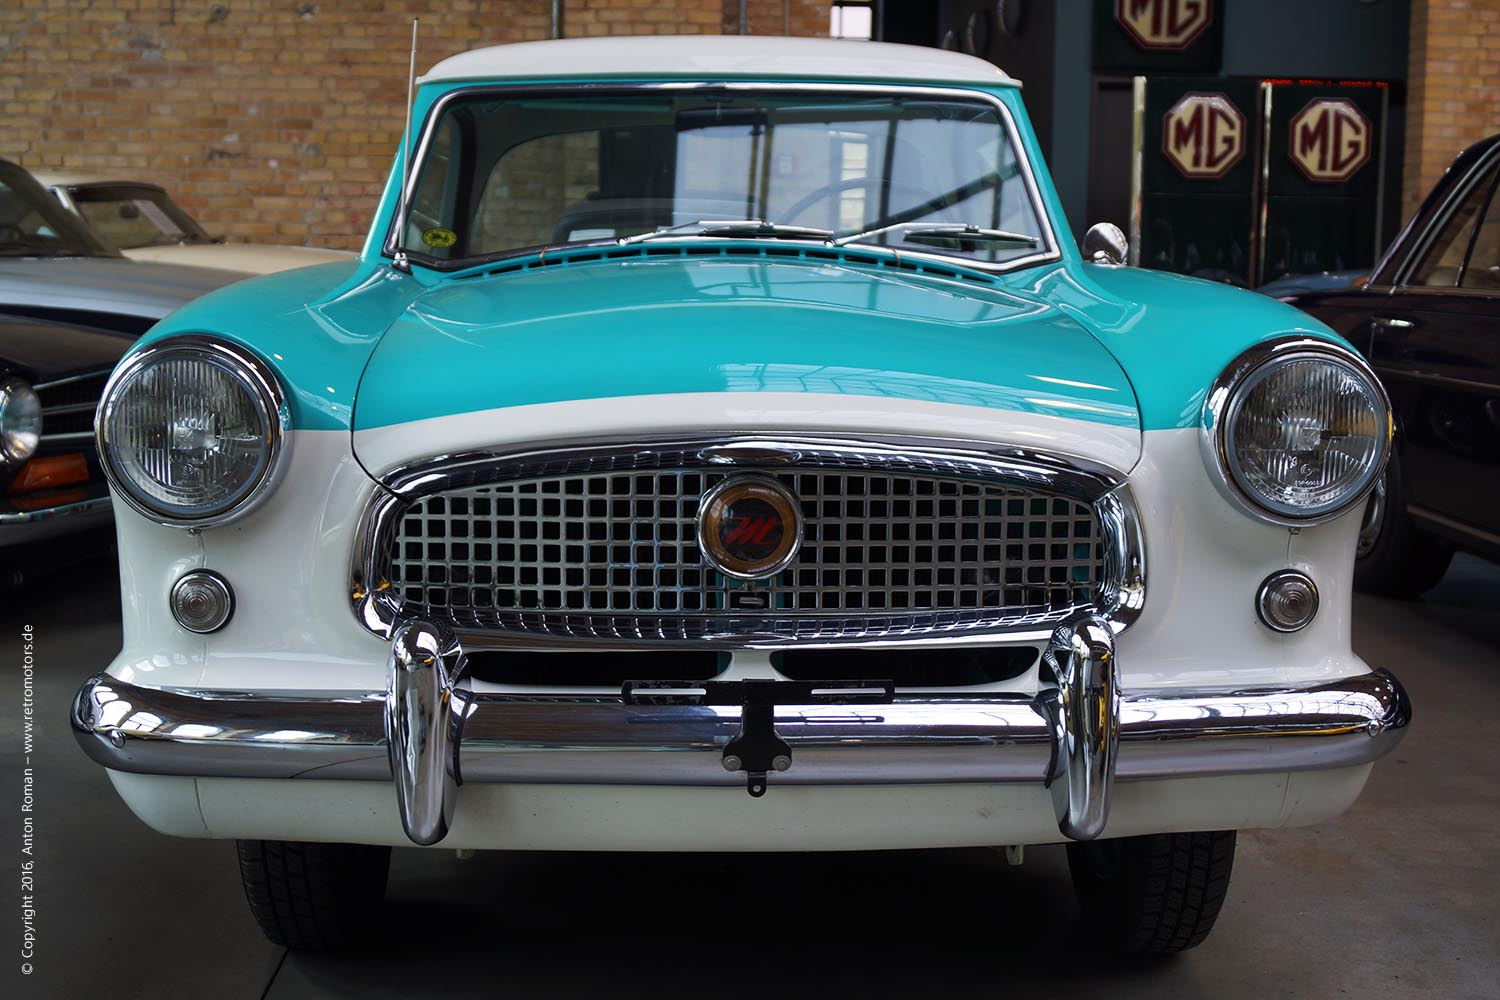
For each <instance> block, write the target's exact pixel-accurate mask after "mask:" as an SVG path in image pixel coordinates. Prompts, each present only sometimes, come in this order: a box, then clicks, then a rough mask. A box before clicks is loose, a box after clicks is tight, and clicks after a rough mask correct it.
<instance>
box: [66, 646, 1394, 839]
mask: <svg viewBox="0 0 1500 1000" xmlns="http://www.w3.org/2000/svg"><path fill="white" fill-rule="evenodd" d="M1043 662H1044V667H1043V674H1044V677H1046V678H1047V681H1048V686H1047V687H1045V688H1044V689H1043V690H1042V691H1041V692H1040V693H1039V694H1037V695H1036V696H1034V697H1032V696H1024V695H975V696H964V695H959V694H954V695H943V696H927V695H921V696H905V695H898V696H897V697H896V698H895V699H894V701H892V702H891V703H889V704H878V705H870V704H826V705H825V704H818V705H803V706H792V705H779V706H777V708H776V709H775V711H774V726H775V733H776V735H777V736H779V737H780V739H781V740H783V741H785V744H786V745H787V747H789V753H790V756H791V758H792V765H791V766H790V768H789V769H788V770H786V771H785V772H779V773H776V774H775V778H774V781H775V782H776V783H777V784H805V785H836V784H911V783H929V782H950V783H952V782H1027V783H1035V784H1044V785H1047V786H1048V787H1050V788H1051V790H1052V797H1053V803H1054V806H1055V809H1056V812H1057V820H1058V827H1059V829H1060V830H1061V832H1062V833H1063V834H1064V835H1065V836H1067V837H1069V838H1072V839H1089V838H1092V837H1095V836H1098V835H1099V833H1100V832H1101V831H1102V830H1103V829H1104V825H1105V822H1106V821H1107V819H1108V815H1109V803H1110V793H1111V789H1112V787H1113V785H1114V783H1115V782H1117V781H1139V780H1148V779H1159V778H1185V777H1199V776H1213V775H1234V774H1252V773H1276V772H1287V771H1305V770H1322V769H1332V768H1339V767H1347V766H1353V765H1359V764H1366V763H1369V762H1371V761H1373V760H1375V759H1377V758H1378V757H1380V756H1382V755H1384V754H1385V753H1387V752H1388V751H1389V750H1391V748H1393V747H1394V746H1395V745H1396V744H1397V742H1399V741H1400V739H1401V737H1402V735H1404V731H1405V727H1406V725H1407V724H1408V722H1409V721H1410V719H1411V705H1410V702H1409V701H1408V700H1407V697H1406V692H1405V690H1404V689H1403V688H1402V687H1401V685H1400V683H1399V682H1398V681H1397V680H1396V678H1395V677H1394V676H1392V675H1391V674H1389V673H1387V672H1385V671H1375V672H1373V673H1368V674H1364V675H1361V676H1358V677H1350V678H1344V679H1341V680H1337V681H1331V682H1328V683H1324V684H1319V685H1315V686H1310V687H1303V688H1290V689H1274V690H1272V689H1259V690H1249V691H1203V692H1184V691H1177V690H1172V691H1159V692H1149V691H1134V692H1131V693H1129V694H1124V695H1122V693H1121V692H1120V689H1119V685H1118V670H1117V667H1116V664H1115V659H1114V649H1113V640H1112V638H1111V635H1110V632H1109V629H1108V628H1107V627H1106V626H1105V625H1104V623H1103V622H1101V621H1099V620H1098V619H1094V618H1082V619H1080V620H1076V621H1074V622H1071V623H1069V624H1066V625H1063V626H1061V627H1059V628H1058V630H1057V632H1056V633H1055V634H1054V636H1053V640H1052V643H1051V646H1050V648H1049V650H1048V652H1047V654H1046V656H1045V657H1044V661H1043ZM463 667H464V663H463V655H462V652H461V650H459V649H458V648H457V647H456V645H455V644H454V643H453V642H452V641H451V640H445V639H444V638H443V637H442V636H441V635H440V634H439V633H438V632H437V631H436V630H435V629H433V628H431V627H429V626H426V625H423V624H420V623H414V624H408V625H405V626H402V627H401V628H399V629H398V630H397V632H396V634H395V636H394V638H393V640H392V643H391V662H390V683H389V686H388V688H387V690H385V691H383V692H371V693H326V694H322V695H316V694H313V693H309V692H299V693H296V694H274V693H264V692H257V693H238V694H236V693H227V692H222V691H212V692H210V691H191V690H182V689H162V688H148V687H140V686H137V685H134V684H129V683H125V682H122V681H119V680H116V679H114V678H111V677H109V676H105V675H100V676H96V677H93V678H91V679H90V680H89V681H88V682H86V683H85V684H84V686H83V688H82V689H81V690H80V691H79V693H78V697H77V698H76V700H75V702H74V706H73V725H74V730H75V735H76V736H77V738H78V740H79V743H80V745H81V746H82V747H83V749H84V751H85V752H86V753H87V754H88V755H89V756H90V757H92V758H93V759H94V760H95V761H96V762H98V763H100V764H102V765H104V766H105V767H108V768H112V769H114V770H118V771H127V772H133V773H138V774H164V775H187V776H192V777H245V778H280V779H316V780H335V779H337V780H358V781H391V780H392V778H393V776H394V778H395V784H396V793H397V800H398V804H399V805H400V812H401V818H402V823H403V825H404V826H405V829H406V833H407V836H409V837H410V838H411V839H412V840H413V841H414V842H416V843H418V844H435V843H437V842H438V841H440V840H442V838H443V837H444V836H445V835H446V833H447V831H448V828H449V825H450V824H451V822H452V817H453V810H454V807H455V805H456V802H457V797H458V792H457V789H458V787H459V786H460V785H462V784H464V783H465V782H472V783H487V782H504V783H544V784H628V785H663V784H668V785H729V784H737V783H743V782H744V780H745V778H744V777H743V776H737V775H735V774H733V773H729V772H728V771H726V770H725V767H726V764H725V758H724V748H725V747H726V745H727V744H729V743H730V742H731V741H732V740H734V739H735V738H736V737H737V736H738V735H740V734H741V731H742V729H741V716H742V714H744V713H743V712H742V711H741V710H739V709H734V708H730V709H725V708H722V707H716V706H709V705H701V704H639V703H630V702H627V700H626V698H625V697H624V696H599V695H566V694H556V695H512V694H503V695H499V694H475V693H473V692H471V691H468V690H466V689H464V688H462V687H459V686H457V682H458V681H459V679H460V678H461V676H462V672H463Z"/></svg>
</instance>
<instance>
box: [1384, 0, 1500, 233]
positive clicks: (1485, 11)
mask: <svg viewBox="0 0 1500 1000" xmlns="http://www.w3.org/2000/svg"><path fill="white" fill-rule="evenodd" d="M1411 8H1412V10H1411V62H1410V66H1409V80H1410V83H1409V88H1410V89H1409V91H1408V94H1407V108H1408V112H1407V124H1406V170H1405V177H1404V178H1403V185H1402V207H1403V209H1404V211H1405V214H1406V215H1407V216H1408V217H1409V216H1410V215H1411V213H1412V212H1413V211H1414V210H1415V209H1416V207H1417V205H1418V204H1420V202H1421V200H1422V198H1423V196H1425V195H1426V194H1427V192H1428V190H1430V189H1431V187H1432V185H1433V183H1434V182H1436V181H1437V179H1438V177H1440V176H1441V175H1442V173H1443V170H1444V169H1445V168H1446V167H1447V166H1448V164H1449V163H1450V162H1452V160H1453V157H1454V156H1456V155H1457V154H1458V153H1459V152H1460V151H1461V150H1463V148H1464V147H1465V146H1468V145H1469V144H1470V143H1472V142H1475V141H1476V140H1479V139H1482V138H1484V137H1485V136H1487V135H1492V134H1494V133H1495V132H1496V131H1500V0H1412V5H1411Z"/></svg>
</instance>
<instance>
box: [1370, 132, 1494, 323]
mask: <svg viewBox="0 0 1500 1000" xmlns="http://www.w3.org/2000/svg"><path fill="white" fill-rule="evenodd" d="M1497 158H1500V145H1497V146H1494V147H1492V148H1491V149H1490V150H1489V151H1488V152H1487V153H1486V154H1485V155H1484V156H1482V157H1480V159H1479V162H1478V163H1476V164H1474V165H1473V166H1472V167H1470V168H1469V173H1468V176H1466V177H1464V178H1463V179H1462V180H1461V181H1459V182H1458V183H1457V184H1455V185H1454V186H1453V190H1452V191H1450V192H1448V196H1447V197H1446V198H1444V199H1443V203H1442V205H1441V206H1440V207H1439V208H1438V210H1437V212H1436V213H1434V215H1433V217H1432V220H1431V221H1430V222H1428V223H1427V227H1426V228H1425V229H1424V230H1422V232H1421V234H1420V235H1419V236H1418V237H1417V241H1416V243H1414V244H1413V245H1412V248H1411V250H1410V251H1409V252H1408V253H1407V255H1406V259H1405V260H1403V261H1402V262H1401V263H1400V265H1399V266H1398V267H1397V268H1396V273H1395V276H1394V277H1392V279H1391V287H1392V289H1393V290H1394V291H1399V292H1401V293H1403V294H1405V293H1407V292H1413V291H1418V290H1427V291H1430V292H1432V293H1436V294H1443V295H1451V294H1453V293H1455V292H1461V291H1463V289H1461V288H1460V287H1459V286H1458V285H1456V284H1455V285H1453V286H1451V287H1450V286H1446V285H1414V284H1412V283H1411V273H1412V271H1414V270H1416V267H1417V265H1418V263H1420V262H1421V261H1422V260H1423V259H1424V258H1425V257H1426V256H1427V252H1428V250H1430V249H1431V248H1432V242H1433V240H1435V239H1437V237H1438V234H1439V233H1441V232H1442V231H1443V229H1444V227H1446V226H1447V225H1448V220H1449V219H1450V218H1451V217H1452V215H1453V213H1454V211H1455V210H1456V209H1457V208H1458V206H1459V205H1461V204H1462V203H1463V200H1464V199H1465V198H1467V197H1468V196H1469V193H1470V192H1471V191H1473V190H1474V186H1475V185H1476V184H1479V183H1481V182H1482V181H1484V180H1489V181H1491V182H1492V183H1493V182H1495V181H1496V179H1497V178H1496V177H1495V175H1494V173H1492V170H1493V169H1495V167H1496V164H1495V161H1496V159H1497ZM1482 221H1483V219H1480V220H1477V222H1476V225H1477V223H1478V222H1482ZM1398 242H1399V237H1398ZM1464 256H1465V259H1467V258H1468V254H1465V255H1464ZM1383 270H1384V268H1381V267H1380V266H1378V265H1377V266H1376V268H1375V271H1374V274H1372V277H1373V276H1374V275H1378V274H1380V273H1381V272H1382V271H1383ZM1470 291H1471V292H1472V291H1473V289H1470ZM1490 294H1491V295H1492V296H1493V293H1490Z"/></svg>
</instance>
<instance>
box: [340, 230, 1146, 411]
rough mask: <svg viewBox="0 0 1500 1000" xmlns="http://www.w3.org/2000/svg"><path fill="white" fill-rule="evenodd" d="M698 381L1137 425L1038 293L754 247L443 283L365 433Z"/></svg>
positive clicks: (1095, 362) (1100, 362)
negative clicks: (785, 257)
mask: <svg viewBox="0 0 1500 1000" xmlns="http://www.w3.org/2000/svg"><path fill="white" fill-rule="evenodd" d="M700 392H806V393H834V394H847V395H861V396H879V397H887V398H899V399H913V400H924V401H933V402H941V403H954V404H961V405H966V406H984V407H990V408H994V409H998V410H1011V411H1025V412H1029V413H1038V414H1047V415H1052V416H1058V417H1066V418H1070V419H1074V420H1079V419H1082V420H1088V421H1094V422H1097V423H1101V424H1109V425H1113V426H1117V427H1130V428H1138V427H1139V426H1140V420H1139V414H1138V412H1137V409H1136V403H1135V397H1134V394H1133V393H1132V391H1131V389H1130V386H1129V383H1128V381H1127V379H1126V378H1125V375H1124V373H1123V372H1122V371H1121V370H1120V367H1119V365H1118V364H1116V362H1115V360H1114V359H1113V358H1112V357H1110V355H1109V352H1108V351H1106V350H1105V349H1104V348H1103V347H1102V346H1100V344H1099V343H1098V341H1097V340H1095V339H1094V338H1093V337H1091V336H1090V335H1089V334H1088V333H1086V332H1085V331H1084V330H1082V329H1080V327H1079V326H1078V324H1077V323H1076V322H1074V321H1072V320H1070V319H1069V318H1067V317H1066V316H1065V315H1063V314H1062V313H1061V312H1059V311H1058V310H1057V309H1055V308H1053V307H1051V306H1049V305H1046V304H1044V303H1043V302H1041V301H1040V300H1038V299H1035V298H1032V297H1029V296H1025V297H1023V296H1020V295H1015V294H1011V293H1010V292H1008V291H1006V290H1005V289H1004V288H1002V287H1000V286H998V285H990V284H980V283H975V282H967V281H958V280H953V279H943V278H929V277H925V276H921V275H913V274H906V273H902V272H898V271H895V270H882V269H877V268H871V267H868V266H856V265H850V264H844V263H836V262H824V263H814V262H811V261H778V260H774V259H764V258H756V257H753V256H750V257H743V258H737V257H707V258H705V257H677V258H671V259H664V258H655V259H644V260H639V261H631V262H619V261H611V262H591V263H582V264H568V265H554V266H551V267H546V268H537V269H534V270H530V271H524V272H515V273H510V274H502V275H497V276H481V277H474V278H468V279H458V280H451V281H447V282H443V283H441V284H439V285H437V286H435V287H434V288H432V289H431V290H430V291H427V292H425V293H424V294H422V295H420V296H418V297H417V298H416V299H415V300H413V301H412V303H411V305H410V307H409V308H408V310H407V311H406V313H405V314H404V315H403V316H401V318H400V319H398V320H397V321H396V322H395V323H394V324H393V325H392V326H391V328H390V330H389V331H388V332H387V333H386V335H385V337H384V338H382V340H381V341H380V344H379V346H378V347H376V349H375V351H374V352H373V354H372V355H371V357H370V361H369V365H368V366H367V368H366V370H365V374H364V379H363V381H362V382H361V384H360V388H359V396H358V401H357V403H356V405H355V410H354V428H355V429H356V430H366V429H371V428H378V427H384V426H389V425H392V424H399V423H404V422H407V421H412V420H420V419H422V418H425V417H435V416H442V415H448V414H457V413H468V412H474V411H481V410H491V409H499V408H502V407H510V406H520V405H525V404H530V403H549V402H557V401H565V400H571V399H599V398H612V397H621V396H640V395H651V394H663V393H700Z"/></svg>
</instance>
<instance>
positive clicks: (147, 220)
mask: <svg viewBox="0 0 1500 1000" xmlns="http://www.w3.org/2000/svg"><path fill="white" fill-rule="evenodd" d="M68 196H69V197H70V198H72V199H73V204H75V205H77V206H78V211H79V214H81V215H82V216H83V217H84V218H85V219H87V220H88V223H89V225H91V226H93V227H94V230H95V231H96V232H98V233H99V235H101V236H103V237H104V238H105V239H106V240H108V241H109V242H110V243H112V244H114V245H115V246H117V247H119V248H120V249H122V250H134V249H136V248H137V247H168V246H177V245H178V244H182V243H189V244H202V243H212V242H213V239H212V238H211V237H210V236H209V235H208V234H207V233H205V232H204V231H203V227H202V226H199V225H198V223H196V222H194V221H193V220H192V217H191V216H189V215H188V214H187V213H186V212H184V211H183V210H182V209H180V208H178V207H177V205H176V203H175V202H173V201H172V199H171V198H169V197H167V193H166V192H165V191H163V190H162V189H161V188H156V187H150V186H147V185H142V184H88V185H79V186H77V187H70V188H69V189H68Z"/></svg>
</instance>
